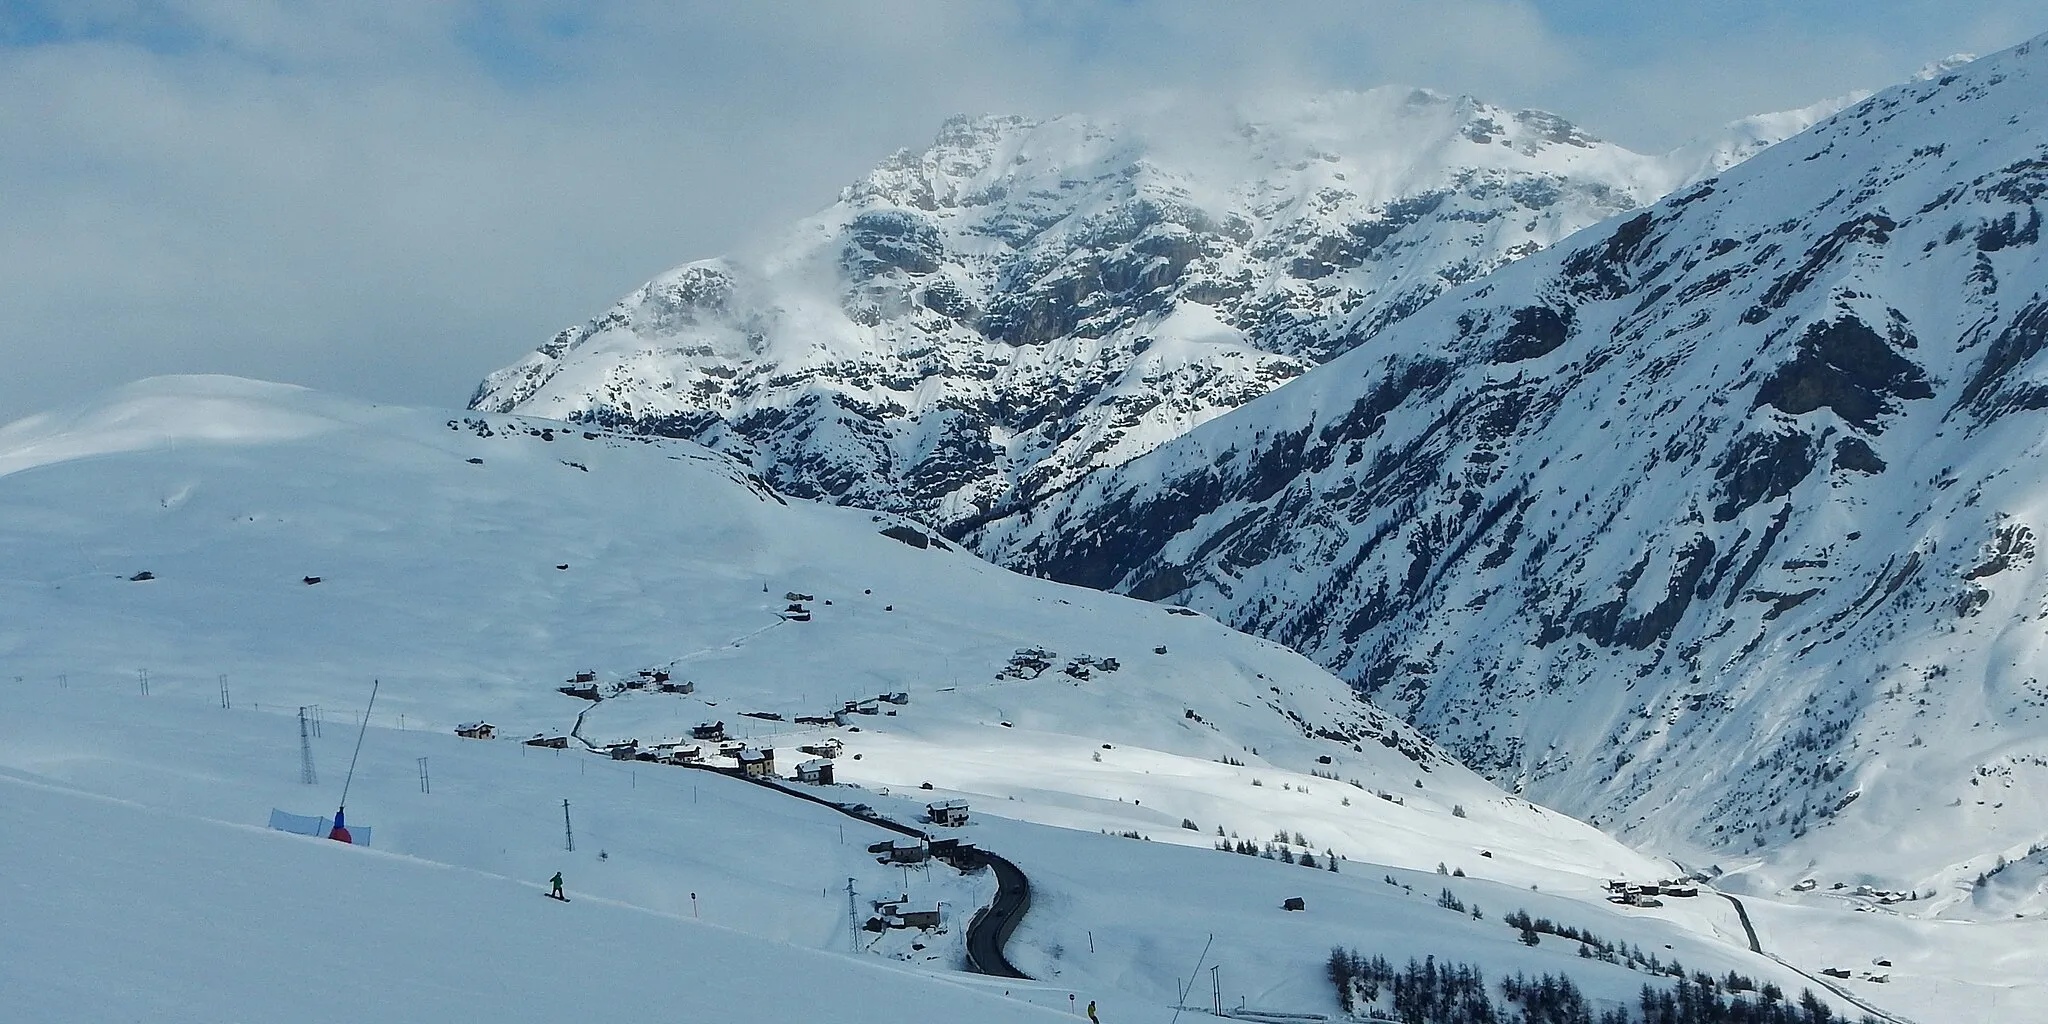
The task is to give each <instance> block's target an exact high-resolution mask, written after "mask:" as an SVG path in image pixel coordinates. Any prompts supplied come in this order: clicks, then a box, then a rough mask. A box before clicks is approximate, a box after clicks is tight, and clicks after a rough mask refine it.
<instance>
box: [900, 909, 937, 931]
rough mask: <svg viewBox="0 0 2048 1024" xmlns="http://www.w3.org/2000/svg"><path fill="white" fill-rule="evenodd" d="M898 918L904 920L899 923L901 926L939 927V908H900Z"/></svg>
mask: <svg viewBox="0 0 2048 1024" xmlns="http://www.w3.org/2000/svg"><path fill="white" fill-rule="evenodd" d="M896 920H897V921H900V922H902V923H901V924H899V925H897V927H899V928H937V927H938V926H939V908H937V907H933V908H932V909H930V910H899V911H897V912H896Z"/></svg>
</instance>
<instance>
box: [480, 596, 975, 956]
mask: <svg viewBox="0 0 2048 1024" xmlns="http://www.w3.org/2000/svg"><path fill="white" fill-rule="evenodd" d="M788 597H789V599H790V604H789V606H788V607H787V608H786V609H785V610H784V611H783V612H782V613H781V614H782V618H783V619H784V620H785V621H795V622H806V621H809V619H810V614H809V612H808V610H807V609H805V607H804V606H803V604H802V602H803V601H809V600H812V598H811V597H810V595H807V594H798V593H795V592H791V593H790V594H789V595H788ZM556 689H557V691H558V692H560V693H562V694H564V695H566V696H569V697H574V698H578V699H581V700H585V701H588V702H590V703H591V704H593V705H595V704H596V703H598V702H600V701H603V700H606V699H608V698H618V697H622V696H627V695H630V694H635V693H661V694H675V695H682V696H687V695H692V694H695V693H696V690H697V687H696V684H695V683H694V682H692V681H690V680H682V679H677V678H675V676H674V674H673V670H672V667H671V668H647V669H640V670H638V671H636V672H635V673H634V674H632V675H630V676H626V677H624V678H621V679H618V680H614V681H612V682H609V683H600V682H599V680H598V675H597V672H596V671H594V670H583V671H579V672H577V673H575V675H573V676H571V677H570V678H569V679H567V680H566V681H565V683H564V684H563V685H560V686H558V687H556ZM909 703H910V696H909V694H908V693H906V692H902V691H896V692H890V693H882V694H876V695H874V696H871V697H866V698H862V699H857V700H848V701H844V702H842V703H841V705H840V707H838V708H837V709H835V710H834V711H832V712H831V713H830V714H824V715H797V716H795V717H794V719H793V720H789V724H791V725H795V726H799V727H807V728H809V729H811V730H813V731H814V732H816V731H820V730H823V729H826V728H833V727H844V728H846V729H848V730H849V731H852V732H858V731H859V730H860V726H858V725H856V724H853V723H854V721H855V720H856V719H857V718H858V717H861V716H871V715H895V714H896V713H897V710H896V709H897V708H900V707H902V706H905V705H908V704H909ZM707 704H708V702H707ZM884 705H889V707H888V708H886V709H885V708H884ZM586 710H587V708H586ZM739 714H740V717H744V718H747V719H750V720H753V721H757V722H767V723H783V722H785V718H784V716H783V715H781V714H780V713H776V712H758V711H757V712H740V713H739ZM581 723H582V715H580V714H579V715H578V716H577V725H576V727H574V728H572V729H571V730H569V731H568V732H540V733H535V734H534V735H532V736H530V737H528V738H527V739H525V740H522V741H521V742H522V743H523V744H524V745H526V746H529V747H539V748H543V749H553V750H567V749H570V744H571V742H572V741H574V742H576V743H578V744H581V746H582V747H583V748H585V749H586V750H587V751H589V752H590V753H593V754H601V755H603V756H605V757H607V758H609V759H611V760H613V761H628V762H636V763H638V762H646V763H651V764H657V765H666V766H673V767H678V768H689V769H697V770H702V771H710V772H717V773H719V774H722V775H727V776H732V777H736V778H740V779H745V780H747V781H749V782H753V783H756V784H759V785H763V786H767V787H769V788H773V789H776V790H778V791H781V792H783V793H786V794H788V795H790V796H794V797H797V798H800V799H805V800H810V801H813V802H816V803H821V804H825V805H827V806H830V807H832V808H834V809H835V810H838V811H840V812H841V813H843V814H847V815H849V816H851V817H854V818H858V819H860V820H863V821H866V822H869V823H871V824H875V825H878V826H881V827H883V828H886V829H889V830H890V831H892V832H896V833H899V834H898V835H894V836H892V837H890V838H887V839H882V840H879V841H877V842H874V843H871V844H869V845H868V847H867V851H868V852H869V853H870V854H874V855H875V860H876V863H878V864H885V865H891V866H895V867H900V868H903V869H905V870H906V874H905V880H906V882H907V881H908V877H909V876H908V871H909V870H910V869H917V870H921V871H925V872H929V870H930V866H931V864H932V863H934V862H937V863H940V864H944V865H946V866H948V867H951V868H953V869H954V870H956V871H958V872H960V873H961V874H971V873H975V872H979V871H981V870H983V869H985V868H987V867H989V866H990V864H991V861H992V860H993V859H994V858H991V857H990V856H989V855H988V854H986V853H985V852H983V851H982V850H980V849H978V848H977V847H976V846H975V844H974V843H972V842H970V841H967V840H965V839H963V838H961V837H958V836H939V835H935V834H933V833H932V832H930V831H927V830H924V829H917V828H906V827H904V826H903V825H901V824H899V823H896V822H893V821H890V820H888V819H886V818H882V817H880V816H878V815H876V814H875V813H874V812H873V811H872V810H871V809H870V808H869V807H868V806H867V805H866V804H861V803H851V804H848V803H841V802H838V801H835V800H830V799H825V798H821V797H819V796H817V795H814V794H812V793H807V792H804V791H802V790H797V789H793V788H791V787H789V786H787V785H785V782H786V781H794V782H795V783H798V784H802V785H805V786H809V787H821V788H822V787H831V786H835V785H837V783H836V781H835V779H834V772H833V767H834V762H835V761H836V760H837V759H838V758H839V757H840V756H841V755H842V754H844V753H845V750H846V744H845V742H844V741H842V740H841V739H839V738H838V737H836V736H822V737H817V738H812V739H809V740H807V741H805V742H800V743H797V744H796V746H795V749H796V752H797V753H798V754H799V755H802V757H803V759H802V760H797V761H795V762H794V763H793V764H790V763H789V762H788V761H785V762H784V763H785V764H788V774H787V775H784V774H783V772H782V771H780V770H778V766H777V761H776V748H775V747H774V746H772V745H770V744H769V743H767V742H761V741H759V740H755V739H743V738H740V737H737V736H734V735H732V734H731V733H730V732H729V731H728V728H727V724H726V722H725V721H724V720H722V719H720V720H714V721H701V722H698V723H697V724H696V725H694V726H692V727H691V728H690V730H689V733H690V734H689V736H688V737H687V738H685V737H667V738H663V739H658V740H652V741H645V742H643V741H642V740H640V739H639V738H623V739H614V740H608V741H604V742H592V741H590V740H586V739H585V738H584V737H583V736H581V735H580V730H581ZM454 732H455V734H456V735H457V736H459V737H462V738H464V739H473V740H495V739H498V738H499V734H498V728H497V726H495V725H493V724H492V723H490V722H486V721H471V722H464V723H461V724H459V725H457V726H455V727H454ZM855 756H859V755H855ZM924 788H926V789H930V788H931V786H930V784H929V783H927V784H925V786H924ZM971 820H972V816H971V814H970V810H969V804H968V801H966V800H962V799H946V800H937V801H933V802H931V803H929V804H927V805H926V807H925V813H924V816H923V817H922V818H921V819H920V822H919V824H921V825H931V826H936V827H939V828H948V829H952V828H962V827H965V826H966V825H968V824H969V823H970V822H971ZM867 905H868V908H869V911H870V913H869V915H868V916H867V917H866V919H865V920H864V921H863V922H862V923H861V925H860V928H861V930H862V931H863V932H868V933H877V934H879V933H887V932H893V931H917V932H920V933H928V935H929V936H943V935H947V934H949V933H950V930H951V929H950V927H949V926H950V925H951V924H952V922H949V921H948V920H946V919H945V915H944V912H943V911H944V906H943V903H930V902H927V903H923V904H920V903H918V902H916V901H913V900H912V898H911V896H910V895H909V894H908V893H907V892H899V893H897V894H896V895H893V896H884V897H875V898H870V899H869V900H868V901H867ZM976 920H977V922H978V921H979V917H977V919H976ZM928 948H929V945H928V940H927V939H925V938H920V939H914V940H912V941H911V942H910V944H909V946H908V947H907V949H903V950H898V951H896V952H895V953H894V954H893V955H895V956H897V958H899V959H910V958H911V954H916V953H924V952H925V951H926V950H927V949H928ZM870 951H871V952H884V950H880V949H876V948H872V947H871V948H870ZM996 956H997V957H998V958H999V957H1000V951H999V950H998V951H997V952H996ZM1003 966H1004V967H1005V968H1006V969H1007V964H1004V965H1003ZM1010 970H1011V972H1012V973H1014V970H1013V969H1010ZM990 973H1003V972H1002V971H993V972H990Z"/></svg>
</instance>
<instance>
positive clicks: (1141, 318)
mask: <svg viewBox="0 0 2048 1024" xmlns="http://www.w3.org/2000/svg"><path fill="white" fill-rule="evenodd" d="M1828 107H1829V105H1828V104H1821V105H1818V106H1817V107H1815V108H1809V109H1808V110H1805V111H1794V112H1788V113H1786V114H1783V115H1775V116H1772V117H1766V118H1755V119H1750V120H1749V121H1747V122H1739V123H1738V124H1736V125H1733V126H1730V127H1729V129H1727V130H1726V131H1725V132H1723V133H1722V134H1721V135H1719V136H1716V137H1711V138H1709V139H1707V140H1703V141H1702V142H1700V143H1697V144H1694V145H1691V146H1689V147H1685V148H1682V149H1681V150H1678V151H1674V153H1672V154H1667V155H1665V156H1662V157H1653V156H1645V155H1643V154H1637V153H1633V152H1630V151H1628V150H1626V149H1623V148H1621V147H1619V146H1615V145H1613V144H1611V143H1607V142H1604V141H1602V140H1600V139H1598V138H1597V137H1595V136H1593V135H1591V134H1589V133H1587V132H1585V131H1584V130H1582V129H1580V128H1579V127H1577V126H1576V125H1574V124H1572V123H1571V122H1570V121H1567V120H1566V119H1564V118H1562V117H1559V116H1557V115H1554V114H1550V113H1547V112H1544V111H1538V110H1507V109H1504V108H1500V107H1494V106H1490V105H1487V104H1484V103H1481V102H1479V101H1477V100H1474V99H1472V98H1470V97H1453V96H1446V95H1442V94H1438V93H1434V92H1430V91H1428V90H1421V89H1408V88H1405V87H1385V88H1381V89H1376V90H1370V91H1367V92H1359V93H1332V94H1324V95H1319V96H1315V97H1312V98H1308V99H1294V100H1289V101H1287V102H1278V101H1268V102H1266V103H1265V105H1264V106H1260V105H1257V104H1247V105H1245V106H1243V107H1241V108H1238V109H1230V110H1208V109H1190V108H1189V105H1188V104H1186V103H1185V102H1183V103H1179V104H1175V103H1172V102H1169V103H1166V104H1165V105H1164V106H1160V107H1158V108H1156V109H1148V110H1139V111H1135V112H1132V113H1129V114H1126V115H1124V118H1123V120H1111V119H1102V118H1092V117H1086V116H1081V115H1070V116H1066V117H1059V118H1051V119H1046V120H1032V119H1027V118H1021V117H1013V116H985V117H957V118H954V119H951V120H949V121H947V122H946V123H945V124H944V125H943V126H942V127H941V128H940V130H939V132H938V134H937V137H936V138H935V140H934V142H933V144H932V145H931V146H930V147H929V148H927V149H925V150H922V151H912V150H903V151H900V152H898V153H897V154H895V155H894V156H892V157H890V158H889V159H888V160H885V161H884V162H883V163H882V164H881V165H880V166H878V167H877V168H876V169H875V170H874V171H873V172H871V173H870V174H869V175H867V176H866V177H865V178H863V179H862V180H861V181H859V182H857V183H855V184H853V185H851V186H849V187H847V188H846V189H845V190H843V191H842V193H841V195H840V197H839V201H838V202H837V203H836V204H835V205H833V206H832V207H830V208H828V209H826V210H825V211H823V212H821V213H820V214H818V215H815V216H813V217H810V218H807V219H805V220H804V221H802V222H800V223H799V224H798V225H797V226H796V227H795V228H793V229H791V230H790V231H788V232H785V233H783V235H782V236H781V237H780V239H779V240H778V241H777V242H775V243H774V244H773V245H771V246H770V247H769V250H768V252H767V253H766V254H765V255H762V256H759V257H755V258H748V259H733V258H719V259H711V260H700V261H697V262H694V263H690V264H685V265H683V266H681V267H678V268H675V269H674V270H671V271H669V272H668V273H666V274H664V275H662V276H660V277H658V278H656V279H655V280H654V281H651V282H649V283H648V284H647V285H645V286H643V287H642V288H641V289H639V290H637V291H635V292H634V293H633V294H631V295H629V296H627V298H626V299H624V300H622V301H621V302H620V303H619V304H617V305H616V306H614V307H613V308H612V309H611V310H610V311H609V312H607V313H605V314H604V315H602V316H600V317H598V318H596V319H593V320H592V321H590V322H589V323H587V324H584V325H582V326H580V327H576V328H571V329H569V330H565V331H563V332H561V333H560V334H557V335H556V336H555V337H554V338H553V339H551V340H550V341H549V342H548V343H547V344H545V345H543V346H542V347H541V348H540V349H539V350H537V351H536V352H534V353H533V354H531V355H530V356H528V357H527V358H526V359H525V360H523V361H521V362H520V363H517V364H514V365H513V366H509V367H506V368H504V369H502V370H499V371H497V372H496V373H493V374H492V375H491V376H490V377H489V378H487V379H486V380H485V381H484V382H483V383H482V384H480V385H479V386H478V388H477V390H476V392H475V394H474V395H473V396H472V397H471V401H470V405H471V407H472V408H477V409H489V410H495V411H518V412H524V413H532V414H536V415H543V416H549V417H553V418H559V419H570V420H576V421H579V422H588V423H595V424H601V425H604V426H608V427H616V428H620V429H630V430H637V431H644V432H650V433H657V434H665V435H670V436H680V437H689V438H692V439H695V440H698V441H701V442H703V443H706V444H708V445H710V446H711V447H713V448H716V449H719V450H722V451H727V452H729V453H731V454H734V455H736V456H738V457H740V458H742V459H744V460H746V461H748V462H750V463H751V464H752V465H753V466H754V467H755V468H756V470H757V471H758V472H760V473H762V474H763V476H764V477H765V478H767V479H768V480H769V481H770V482H771V483H773V484H774V485H775V486H776V487H777V488H778V489H780V490H783V491H785V492H786V493H790V494H792V495H794V496H798V497H808V498H822V499H825V500H829V501H833V502H837V503H841V504H852V505H859V506H863V507H873V508H882V509H887V510H890V511H896V512H901V513H904V514H908V515H911V516H914V517H916V518H919V519H922V520H924V521H926V522H928V523H931V524H933V525H937V526H958V525H959V524H961V523H964V522H969V521H974V520H978V519H980V518H983V517H986V516H988V515H990V514H994V513H999V512H1002V511H1005V510H1007V509H1010V508H1014V507H1020V506H1024V505H1028V504H1030V503H1032V502H1033V501H1036V500H1038V499H1039V498H1041V497H1042V496H1043V495H1044V494H1047V493H1050V492H1051V491H1054V490H1057V489H1059V488H1061V487H1064V486H1066V485H1068V484H1070V483H1071V482H1072V481H1074V480H1076V479H1079V478H1080V477H1081V476H1083V475H1085V474H1086V473H1088V472H1090V471H1092V470H1094V469H1095V468H1098V467H1100V466H1104V465H1115V464H1118V463H1120V462H1122V461H1125V460H1127V459H1129V458H1131V457H1134V456H1135V455H1138V454H1141V453H1143V452H1144V451H1147V450H1149V449H1150V448H1151V447H1152V446H1154V445H1156V444H1158V443H1160V442H1161V441H1163V440H1166V439H1168V438H1170V437H1174V436H1178V435H1179V434H1180V433H1182V432H1184V431H1186V430H1187V429H1189V428H1191V427H1193V426H1196V425H1199V424H1200V423H1202V422H1205V421H1206V420H1208V419H1210V418H1213V417H1214V416H1216V415H1220V414H1222V413H1223V412H1227V411H1228V410H1230V409H1233V408H1236V407H1237V406H1239V405H1242V404H1243V403H1244V402H1245V401H1248V400H1250V399H1251V398H1254V397H1256V396H1258V395H1260V394H1264V393H1266V392H1267V391H1270V390H1271V389H1272V388H1274V387H1277V386H1279V385H1281V384H1283V383H1285V382H1286V381H1288V380H1291V379H1293V378H1294V377H1296V376H1298V375H1299V374H1300V373H1302V372H1304V371H1305V370H1307V369H1308V368H1309V367H1311V366H1313V365H1315V364H1317V363H1320V362H1322V361H1325V360H1327V359H1329V358H1332V357H1334V356H1335V355H1337V354H1339V353H1341V352H1343V351H1345V350H1347V349H1349V348H1351V347H1353V346H1355V345H1357V344H1359V343H1361V342H1363V341H1364V340H1365V339H1367V338H1369V337H1371V336H1372V335H1373V334H1374V333H1376V332H1377V331H1379V330H1380V329H1383V328H1384V327H1385V326H1386V325H1388V324H1391V323H1395V322H1398V321H1399V320H1400V319H1402V318H1403V317H1406V316H1408V315H1410V314H1412V313H1413V312H1414V311H1415V310H1417V309H1419V308H1421V307H1423V306H1424V305H1426V304H1427V303H1428V302H1429V301H1430V300H1431V299H1433V298H1434V297H1435V296H1436V295H1437V294H1438V293H1440V292H1441V291H1443V290H1444V289H1445V288H1447V287H1451V286H1454V285H1456V284H1458V283H1461V282H1465V281H1470V280H1474V279H1476V278H1478V277H1480V276H1483V275H1484V274H1485V273H1486V272H1488V271H1490V270H1492V269H1494V268H1496V267H1498V266H1500V265H1502V264H1504V263H1506V262H1508V261H1510V260H1512V259H1515V258H1518V257H1520V256H1524V255H1527V254H1528V253H1531V252H1534V251H1537V250H1539V249H1540V248H1542V247H1543V246H1545V245H1548V244H1550V243H1552V242H1555V241H1556V240H1557V239H1559V238H1562V237H1564V236H1565V235H1567V234H1569V233H1570V232H1571V231H1572V230H1575V229H1577V228H1579V227H1582V226H1584V225H1586V224H1588V223H1591V222H1593V221H1595V220H1598V219H1601V218H1602V217H1605V216H1607V215H1610V214H1613V213H1617V212H1620V211H1622V210H1626V209H1631V208H1635V207H1638V206H1641V205H1642V204H1644V203H1645V202H1648V201H1649V200H1650V199H1653V198H1655V197H1656V196H1658V195H1662V194H1664V193H1665V192H1667V191H1668V190H1669V189H1671V188H1672V187H1675V186H1676V185H1678V184H1680V183H1682V182H1683V181H1684V180H1688V179H1689V178H1691V177H1693V176H1696V175H1698V174H1699V173H1702V172H1704V171H1710V170H1714V169H1718V168H1719V167H1722V166H1726V165H1727V164H1728V163H1730V162H1732V161H1735V160H1739V159H1742V158H1744V157H1746V156H1748V155H1749V154H1750V153H1752V152H1754V151H1755V150H1756V149H1757V148H1759V147H1760V146H1761V145H1764V144H1767V143H1768V142H1769V141H1772V140H1773V139H1774V137H1775V136H1776V135H1778V134H1779V133H1782V132H1784V131H1787V130H1792V129H1796V128H1797V127H1803V126H1804V124H1806V123H1810V121H1811V120H1812V118H1813V117H1814V116H1817V115H1818V114H1819V113H1822V112H1825V110H1826V109H1827V108H1828ZM1340 324H1341V325H1343V326H1342V328H1341V329H1338V328H1337V327H1336V326H1335V325H1340Z"/></svg>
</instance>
